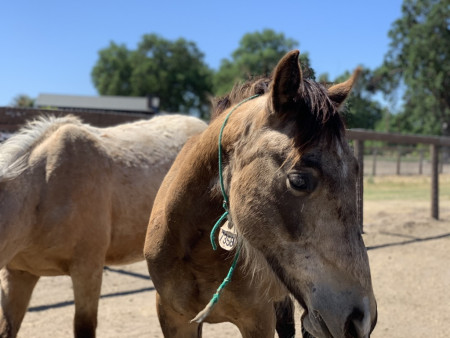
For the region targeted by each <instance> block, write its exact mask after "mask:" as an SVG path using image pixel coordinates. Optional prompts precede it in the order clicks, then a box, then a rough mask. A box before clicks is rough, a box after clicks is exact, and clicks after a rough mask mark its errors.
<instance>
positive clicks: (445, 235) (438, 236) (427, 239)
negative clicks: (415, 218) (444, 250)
mask: <svg viewBox="0 0 450 338" xmlns="http://www.w3.org/2000/svg"><path fill="white" fill-rule="evenodd" d="M385 234H386V233H385ZM394 235H396V236H399V235H398V234H394ZM404 237H407V238H410V237H412V236H404ZM446 237H450V233H446V234H442V235H437V236H430V237H424V238H414V237H413V239H411V240H408V241H403V242H393V243H386V244H379V245H371V246H368V247H367V250H375V249H382V248H388V247H391V246H401V245H407V244H412V243H420V242H427V241H433V240H436V239H442V238H446Z"/></svg>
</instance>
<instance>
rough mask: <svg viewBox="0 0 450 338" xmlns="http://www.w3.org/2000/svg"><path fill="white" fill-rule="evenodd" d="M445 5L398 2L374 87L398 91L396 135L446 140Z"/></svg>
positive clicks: (448, 10) (448, 6)
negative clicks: (397, 13) (440, 136)
mask: <svg viewBox="0 0 450 338" xmlns="http://www.w3.org/2000/svg"><path fill="white" fill-rule="evenodd" d="M449 18H450V3H449V0H444V1H442V0H404V1H403V5H402V16H401V17H400V18H399V19H398V20H396V21H395V22H394V23H393V24H392V27H391V30H390V31H389V37H390V39H391V42H390V47H389V51H388V53H387V54H386V56H385V59H384V63H383V65H382V66H381V67H380V68H379V69H378V70H377V71H376V75H375V77H374V81H373V82H374V85H375V86H376V87H378V88H381V89H382V90H383V91H384V92H385V93H386V94H387V95H392V93H393V92H395V91H396V90H398V89H399V88H400V90H402V91H403V98H402V99H403V103H404V105H403V111H402V112H400V113H399V114H398V115H396V116H395V117H394V120H395V122H394V123H395V127H396V129H397V130H401V131H408V132H413V133H424V134H443V135H446V136H450V76H449V74H450V23H449Z"/></svg>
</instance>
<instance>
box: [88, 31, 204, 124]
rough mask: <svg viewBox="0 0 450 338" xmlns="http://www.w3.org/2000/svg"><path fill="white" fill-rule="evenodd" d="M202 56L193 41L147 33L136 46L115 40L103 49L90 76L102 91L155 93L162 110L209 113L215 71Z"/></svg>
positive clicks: (122, 93)
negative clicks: (119, 43) (133, 48)
mask: <svg viewBox="0 0 450 338" xmlns="http://www.w3.org/2000/svg"><path fill="white" fill-rule="evenodd" d="M203 58H204V55H203V53H202V52H200V50H199V49H198V48H197V46H196V45H195V43H194V42H190V41H187V40H185V39H182V38H180V39H177V40H175V41H170V40H166V39H164V38H162V37H160V36H158V35H156V34H148V35H144V36H143V37H142V40H141V42H140V43H139V45H138V48H137V49H136V50H128V49H127V48H126V47H125V46H124V45H117V44H115V43H114V42H111V43H110V45H109V47H107V48H105V49H102V50H100V51H99V59H98V61H97V63H96V64H95V66H94V68H93V70H92V73H91V76H92V80H93V83H94V85H95V87H96V88H97V90H98V92H99V93H100V94H102V95H125V96H127V95H128V96H147V95H154V96H158V97H159V98H160V102H161V109H163V110H166V111H169V112H183V113H189V112H192V111H193V110H195V111H197V112H199V113H200V116H202V117H206V116H207V115H208V113H209V95H210V94H211V88H212V71H211V70H210V69H209V67H208V66H207V65H206V64H205V63H204V61H203Z"/></svg>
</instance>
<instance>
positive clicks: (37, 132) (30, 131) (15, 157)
mask: <svg viewBox="0 0 450 338" xmlns="http://www.w3.org/2000/svg"><path fill="white" fill-rule="evenodd" d="M67 123H72V124H81V120H80V119H79V118H77V117H75V116H73V115H67V116H64V117H55V116H40V117H38V118H37V119H35V120H33V121H29V122H28V123H27V124H26V125H25V126H24V127H22V128H21V129H20V130H19V131H18V132H17V133H15V134H14V135H13V136H11V137H10V138H9V139H7V140H6V141H5V142H3V143H2V144H0V181H5V180H9V179H13V178H15V177H17V176H18V175H20V174H21V173H22V172H23V171H24V170H25V169H26V166H27V160H28V157H29V155H30V152H31V150H32V149H33V148H34V147H35V146H36V145H37V144H39V143H40V142H41V141H42V139H43V138H44V137H45V136H46V135H47V133H48V132H49V131H50V130H52V129H56V128H55V126H60V125H63V124H67Z"/></svg>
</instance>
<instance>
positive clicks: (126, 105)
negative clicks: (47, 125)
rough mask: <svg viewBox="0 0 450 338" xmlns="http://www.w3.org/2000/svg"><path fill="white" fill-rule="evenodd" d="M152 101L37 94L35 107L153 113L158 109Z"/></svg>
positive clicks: (140, 98) (121, 97) (148, 98)
mask: <svg viewBox="0 0 450 338" xmlns="http://www.w3.org/2000/svg"><path fill="white" fill-rule="evenodd" d="M154 99H156V98H151V97H127V96H76V95H55V94H39V96H38V98H37V99H36V103H35V104H36V106H37V107H54V108H62V109H96V110H113V111H130V112H147V113H154V112H155V111H156V110H157V108H158V107H157V105H155V104H152V103H154V102H152V101H153V100H154ZM155 106H156V107H155Z"/></svg>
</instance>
